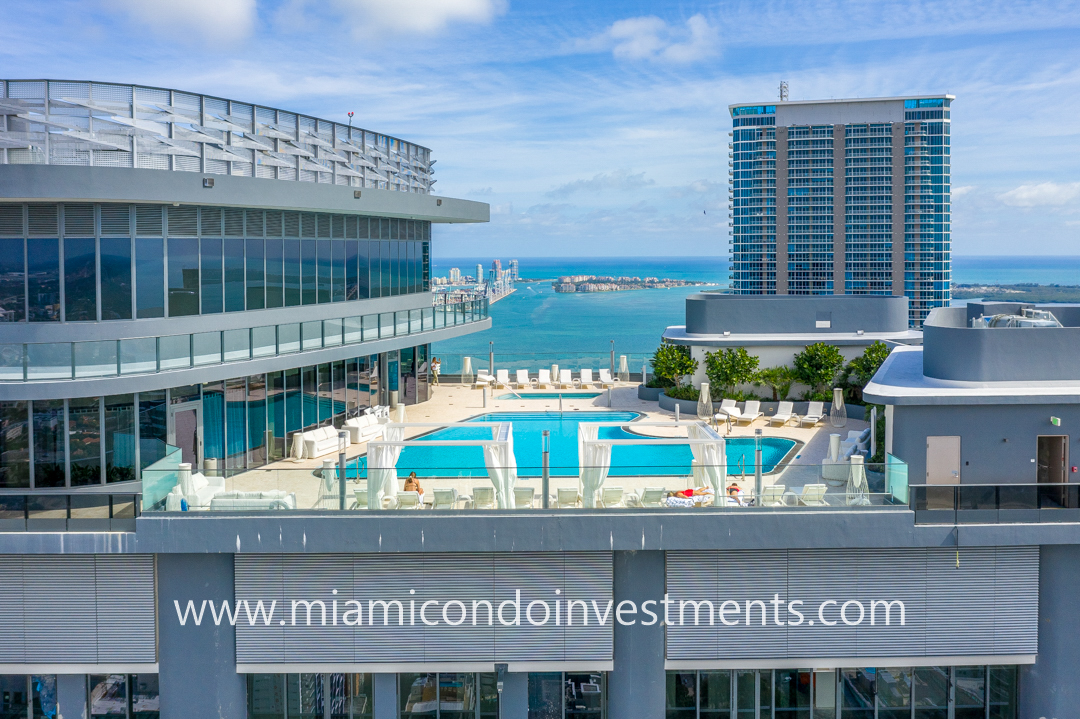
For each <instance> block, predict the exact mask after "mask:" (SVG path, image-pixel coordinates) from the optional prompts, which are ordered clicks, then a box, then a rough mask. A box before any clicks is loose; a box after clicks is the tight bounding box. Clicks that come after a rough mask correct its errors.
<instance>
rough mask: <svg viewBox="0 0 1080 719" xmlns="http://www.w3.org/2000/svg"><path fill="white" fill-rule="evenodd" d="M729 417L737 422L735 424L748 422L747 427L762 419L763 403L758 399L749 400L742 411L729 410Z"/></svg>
mask: <svg viewBox="0 0 1080 719" xmlns="http://www.w3.org/2000/svg"><path fill="white" fill-rule="evenodd" d="M728 415H729V416H730V417H731V418H732V419H733V420H735V423H736V424H738V423H739V422H746V423H747V425H751V424H753V423H754V420H755V419H757V418H758V417H761V416H762V414H761V402H759V401H758V400H756V399H751V400H747V402H746V404H744V405H743V408H742V411H740V410H738V409H735V408H732V409H729V410H728Z"/></svg>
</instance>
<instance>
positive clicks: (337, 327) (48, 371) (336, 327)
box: [0, 299, 488, 382]
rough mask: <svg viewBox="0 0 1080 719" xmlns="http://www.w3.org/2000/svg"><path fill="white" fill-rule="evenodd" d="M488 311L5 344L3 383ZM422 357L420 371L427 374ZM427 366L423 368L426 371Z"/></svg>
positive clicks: (460, 319)
mask: <svg viewBox="0 0 1080 719" xmlns="http://www.w3.org/2000/svg"><path fill="white" fill-rule="evenodd" d="M487 317H488V303H487V300H486V299H481V300H472V301H469V302H463V303H459V304H456V305H440V306H438V307H425V308H422V309H415V310H400V311H398V312H383V313H380V314H378V315H362V316H356V317H342V318H337V319H330V320H314V321H311V322H296V323H289V324H284V325H267V326H262V327H252V328H250V329H238V330H225V331H223V332H198V333H195V334H190V335H170V336H166V337H133V338H130V339H123V340H103V341H99V342H50V343H47V344H41V343H33V344H0V360H2V362H0V382H3V381H9V382H10V381H15V382H20V381H36V380H57V379H81V378H84V377H115V376H118V375H133V374H151V373H155V372H168V371H170V370H177V369H189V368H191V367H202V366H206V365H214V364H227V363H230V362H241V361H244V360H251V359H258V358H260V357H274V356H280V355H287V354H293V353H296V352H300V351H302V350H303V351H308V350H314V349H326V348H332V347H339V346H343V345H353V344H360V343H364V342H372V341H374V340H378V339H387V338H391V337H407V336H410V335H416V334H420V333H424V332H431V331H433V330H439V329H443V328H445V327H454V326H456V325H464V324H469V323H472V322H479V321H481V320H484V319H486V318H487ZM423 364H424V358H421V361H420V364H418V365H417V364H413V365H410V366H413V367H415V368H416V369H415V371H417V372H421V373H423V374H426V372H427V369H426V367H423ZM421 368H422V370H421Z"/></svg>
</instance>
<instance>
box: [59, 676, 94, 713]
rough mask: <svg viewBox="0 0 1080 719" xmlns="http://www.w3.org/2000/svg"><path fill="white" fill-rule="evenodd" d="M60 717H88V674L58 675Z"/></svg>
mask: <svg viewBox="0 0 1080 719" xmlns="http://www.w3.org/2000/svg"><path fill="white" fill-rule="evenodd" d="M56 705H57V713H58V715H59V717H58V719H86V717H87V711H86V675H85V674H57V675H56Z"/></svg>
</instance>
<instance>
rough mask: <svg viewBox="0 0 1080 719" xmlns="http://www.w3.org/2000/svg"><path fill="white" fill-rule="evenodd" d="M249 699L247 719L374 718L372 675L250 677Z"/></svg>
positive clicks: (258, 675)
mask: <svg viewBox="0 0 1080 719" xmlns="http://www.w3.org/2000/svg"><path fill="white" fill-rule="evenodd" d="M247 696H248V719H326V717H329V718H330V719H372V716H373V703H372V688H371V675H370V674H248V675H247ZM431 716H434V714H432V715H431Z"/></svg>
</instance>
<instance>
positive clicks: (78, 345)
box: [72, 340, 119, 378]
mask: <svg viewBox="0 0 1080 719" xmlns="http://www.w3.org/2000/svg"><path fill="white" fill-rule="evenodd" d="M72 350H73V352H74V357H75V376H76V377H77V378H81V377H113V376H115V375H116V374H117V373H118V371H119V367H118V365H117V356H116V340H106V341H104V342H75V343H74V344H73V345H72Z"/></svg>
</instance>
